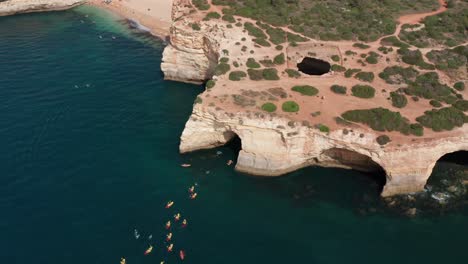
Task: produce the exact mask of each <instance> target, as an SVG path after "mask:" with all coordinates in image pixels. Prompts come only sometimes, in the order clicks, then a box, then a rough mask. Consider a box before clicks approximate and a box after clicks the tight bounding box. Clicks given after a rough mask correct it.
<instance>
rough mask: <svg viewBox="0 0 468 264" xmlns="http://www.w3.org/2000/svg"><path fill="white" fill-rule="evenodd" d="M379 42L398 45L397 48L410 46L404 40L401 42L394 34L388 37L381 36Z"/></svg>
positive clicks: (385, 44)
mask: <svg viewBox="0 0 468 264" xmlns="http://www.w3.org/2000/svg"><path fill="white" fill-rule="evenodd" d="M380 44H381V45H384V46H394V47H399V48H409V47H410V45H408V44H406V43H404V42H401V41H400V40H399V39H398V38H397V37H395V36H390V37H386V38H383V39H382V40H381V41H380Z"/></svg>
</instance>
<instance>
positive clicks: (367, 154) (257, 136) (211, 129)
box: [180, 104, 468, 196]
mask: <svg viewBox="0 0 468 264" xmlns="http://www.w3.org/2000/svg"><path fill="white" fill-rule="evenodd" d="M236 135H237V136H239V138H240V139H241V142H242V150H241V151H240V153H239V157H238V161H237V164H236V169H237V170H239V171H242V172H246V173H250V174H255V175H264V176H277V175H281V174H284V173H287V172H291V171H294V170H297V169H299V168H303V167H307V166H311V165H318V166H325V167H342V168H350V169H358V170H366V171H369V170H377V169H379V167H381V168H382V169H383V170H384V171H385V173H386V175H387V182H386V185H385V186H384V190H383V193H382V195H383V196H391V195H395V194H401V193H411V192H417V191H422V190H423V188H424V185H425V184H426V181H427V179H428V178H429V176H430V175H431V172H432V169H433V168H434V165H435V163H436V162H437V160H438V159H439V158H440V157H442V156H443V155H445V154H447V153H451V152H455V151H459V150H468V127H467V126H464V127H463V128H462V133H460V136H457V137H448V138H443V139H439V140H432V141H429V142H421V143H417V144H410V145H404V146H391V147H382V146H380V145H379V144H378V143H377V142H376V140H375V138H376V135H375V133H369V132H366V131H360V130H359V129H353V130H351V131H349V130H346V131H345V130H336V131H333V132H331V133H329V134H326V133H323V132H320V131H319V130H318V129H316V128H313V127H310V126H304V125H301V124H300V123H299V122H296V123H294V124H291V122H290V120H288V119H284V118H280V117H271V116H268V117H264V118H260V117H253V116H248V115H247V114H242V113H238V114H237V115H231V114H227V113H224V112H222V111H217V110H215V109H214V108H209V107H204V106H202V105H200V104H197V105H195V107H194V110H193V113H192V116H191V117H190V119H189V121H188V122H187V124H186V127H185V129H184V132H183V134H182V137H181V144H180V151H181V152H189V151H193V150H198V149H207V148H213V147H216V146H220V145H224V144H225V143H227V142H228V141H229V140H231V139H232V138H233V137H234V136H236ZM363 135H364V136H363Z"/></svg>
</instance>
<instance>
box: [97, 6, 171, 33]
mask: <svg viewBox="0 0 468 264" xmlns="http://www.w3.org/2000/svg"><path fill="white" fill-rule="evenodd" d="M172 1H173V0H118V1H117V0H114V1H112V2H111V3H109V4H106V3H105V2H104V1H102V0H89V1H88V4H90V5H94V6H98V7H102V8H105V9H108V10H110V11H112V12H114V13H116V14H119V15H121V16H122V17H125V18H128V19H131V20H135V21H137V22H138V23H140V24H141V25H143V26H145V27H147V28H149V29H150V30H151V33H152V34H153V35H155V36H158V37H161V38H163V39H166V38H167V37H168V35H169V28H170V26H171V11H172Z"/></svg>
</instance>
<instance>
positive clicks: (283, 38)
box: [161, 0, 468, 196]
mask: <svg viewBox="0 0 468 264" xmlns="http://www.w3.org/2000/svg"><path fill="white" fill-rule="evenodd" d="M198 2H200V1H198ZM201 2H203V1H201ZM205 2H206V5H201V6H195V5H194V4H193V3H192V2H191V1H189V0H175V1H174V7H173V13H172V19H173V24H172V27H171V35H170V44H169V45H168V46H167V47H166V48H165V50H164V53H163V62H162V65H161V69H162V71H163V72H164V74H165V78H166V79H169V80H177V81H185V82H192V83H203V82H206V81H208V82H207V83H206V91H205V92H203V93H202V94H201V95H199V96H198V97H197V99H196V101H195V104H194V109H193V113H192V115H191V117H190V119H189V120H188V122H187V124H186V126H185V129H184V131H183V133H182V136H181V143H180V151H181V152H182V153H184V152H189V151H195V150H199V149H207V148H213V147H217V146H220V145H223V144H226V143H227V142H229V141H230V140H232V139H233V138H234V137H236V136H238V137H239V138H240V140H241V142H242V149H241V151H240V153H239V157H238V161H237V164H236V169H237V170H239V171H242V172H246V173H250V174H254V175H262V176H278V175H282V174H285V173H288V172H291V171H294V170H297V169H299V168H303V167H306V166H312V165H318V166H326V167H341V168H349V169H356V170H361V171H369V172H373V171H384V172H385V174H386V178H387V181H386V185H385V186H384V189H383V192H382V195H383V196H391V195H396V194H404V193H411V192H418V191H422V190H423V189H424V186H425V184H426V181H427V179H428V178H429V176H430V175H431V172H432V169H433V168H434V166H435V164H436V162H437V160H438V159H440V158H441V157H442V156H443V155H445V154H447V153H452V152H456V151H468V133H467V132H468V126H467V125H466V123H468V116H466V115H465V113H464V112H466V111H468V101H467V100H465V99H464V98H466V96H468V92H467V89H464V87H465V84H466V79H467V70H466V65H467V59H466V54H467V50H468V47H467V46H466V43H465V44H462V45H459V46H457V47H455V48H447V47H445V46H442V45H436V46H434V47H427V48H424V49H419V48H417V47H416V46H412V45H410V44H408V43H404V42H402V41H401V40H400V39H399V35H398V34H400V31H401V32H403V33H405V34H406V33H407V34H410V33H411V32H413V31H415V30H420V29H421V28H424V25H423V26H421V25H410V26H408V25H403V26H401V25H399V26H398V27H397V28H398V30H397V32H395V33H394V34H392V35H389V36H384V37H381V38H379V39H378V40H377V41H373V42H367V43H357V42H354V41H320V40H316V39H311V38H308V37H307V36H304V35H301V34H298V33H295V32H293V31H291V30H290V29H289V28H287V27H274V26H271V25H268V24H265V23H262V22H259V21H255V20H252V19H249V18H244V17H239V16H234V15H232V12H231V13H229V12H230V11H229V9H226V8H225V7H220V6H214V5H210V3H211V1H205ZM439 2H440V1H439ZM441 3H444V2H443V1H442V2H441ZM198 4H199V3H198ZM461 4H463V3H461ZM199 5H200V4H199ZM446 9H447V8H446V7H445V6H444V5H442V6H441V7H440V9H439V10H438V11H435V12H432V11H431V12H430V13H428V15H434V14H439V13H442V12H445V11H446ZM418 17H420V18H423V17H425V16H424V14H419V15H418ZM420 18H418V19H420ZM448 57H450V60H452V62H453V61H455V60H456V61H457V65H455V66H454V65H453V64H452V66H450V67H449V68H450V69H448V68H447V67H444V64H443V63H445V62H446V61H444V58H448Z"/></svg>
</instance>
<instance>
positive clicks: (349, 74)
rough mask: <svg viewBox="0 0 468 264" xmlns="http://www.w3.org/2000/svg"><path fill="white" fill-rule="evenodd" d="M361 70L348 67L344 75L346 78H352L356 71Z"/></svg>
mask: <svg viewBox="0 0 468 264" xmlns="http://www.w3.org/2000/svg"><path fill="white" fill-rule="evenodd" d="M360 71H361V69H347V70H346V71H345V74H344V76H345V77H346V78H351V77H353V75H354V74H355V73H357V72H360Z"/></svg>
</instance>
